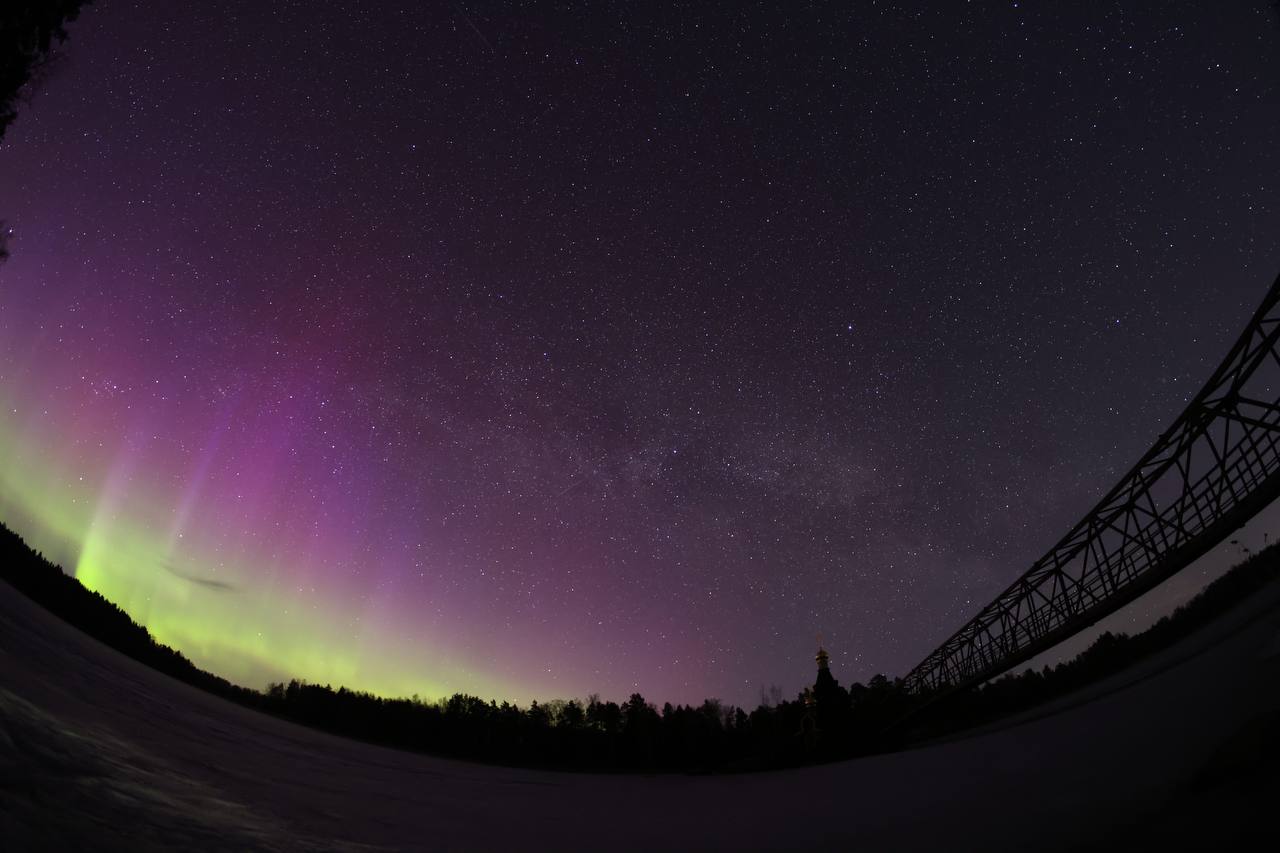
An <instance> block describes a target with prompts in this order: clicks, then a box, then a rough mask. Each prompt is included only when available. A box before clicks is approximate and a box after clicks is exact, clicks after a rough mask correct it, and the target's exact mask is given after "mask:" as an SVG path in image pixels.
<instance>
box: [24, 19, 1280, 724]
mask: <svg viewBox="0 0 1280 853" xmlns="http://www.w3.org/2000/svg"><path fill="white" fill-rule="evenodd" d="M353 9H354V7H350V6H343V7H341V8H337V7H328V6H313V7H307V8H306V9H305V10H300V9H294V10H273V9H264V8H261V7H260V4H250V3H235V4H231V5H229V6H224V7H223V8H221V9H220V10H219V12H218V13H217V14H210V13H206V12H201V11H199V10H192V9H186V8H174V7H171V6H167V5H164V4H155V3H147V2H133V3H128V2H118V3H105V2H104V3H95V4H93V5H91V6H89V7H87V8H86V10H85V12H84V14H83V15H82V16H81V19H80V20H79V21H77V22H76V23H75V24H74V25H72V27H71V28H70V29H71V40H70V41H69V42H68V43H67V45H66V47H65V49H64V50H63V51H62V52H61V58H60V59H59V60H58V62H56V63H54V64H52V65H50V66H49V68H48V72H47V74H46V75H45V76H44V78H43V79H42V81H41V84H40V87H39V90H38V92H36V94H35V97H34V98H33V99H32V100H31V101H30V103H29V105H27V106H26V107H24V108H23V109H22V110H21V111H20V113H19V116H18V119H17V121H16V122H14V124H13V125H12V126H11V127H10V128H9V129H8V131H7V133H6V135H5V137H4V139H3V144H2V145H0V217H3V219H4V220H5V221H6V222H7V223H8V225H9V226H10V227H11V228H12V229H13V235H12V237H11V239H10V240H9V250H10V253H11V257H10V259H9V260H8V261H7V262H6V263H5V264H4V266H3V267H0V277H2V278H3V282H4V288H3V289H0V403H3V405H0V453H3V454H4V455H5V456H6V457H7V458H8V459H10V460H12V461H11V464H10V465H9V466H8V468H7V470H5V471H4V472H3V473H0V517H3V518H5V519H8V520H13V521H15V523H17V524H18V526H19V527H20V529H21V532H22V533H23V534H24V535H25V536H27V537H28V538H29V539H30V540H31V541H32V542H33V543H35V544H36V545H37V547H39V548H40V549H41V550H44V551H46V552H48V553H50V554H55V555H56V556H57V557H58V559H59V561H65V562H66V563H67V564H68V567H69V568H71V569H72V570H73V571H74V573H75V575H76V576H77V577H78V578H80V579H81V580H82V581H84V582H85V583H86V584H87V585H88V586H90V587H91V588H94V589H98V590H100V591H102V592H103V593H104V594H105V595H107V596H108V597H109V598H111V599H112V600H115V601H118V602H119V603H120V604H121V605H122V606H123V607H124V608H125V609H126V610H127V611H128V612H129V613H130V614H131V615H132V616H134V617H135V618H136V619H137V620H138V621H139V622H141V623H142V624H144V625H146V626H147V627H148V628H149V629H150V630H151V631H152V632H153V633H154V634H155V635H156V636H157V637H158V638H159V639H160V640H161V641H163V642H165V643H168V644H170V645H173V646H174V647H175V648H178V649H180V650H182V651H183V652H184V654H187V655H188V656H189V657H191V658H192V659H193V660H195V661H197V662H199V663H200V664H201V665H202V666H205V667H207V668H209V669H211V670H213V671H216V672H218V673H219V674H221V675H224V676H226V677H228V678H231V679H233V680H236V681H242V682H246V683H256V684H262V683H265V682H266V681H268V680H281V678H288V677H290V676H293V675H297V676H299V677H303V678H307V679H308V680H312V681H320V682H325V681H331V682H334V683H351V684H352V686H353V687H358V688H363V689H370V690H375V691H377V692H380V693H387V694H403V695H409V694H412V693H420V694H423V695H449V694H451V693H453V692H467V693H474V694H478V695H486V696H499V697H509V698H512V699H517V700H521V701H527V700H529V699H532V698H551V697H556V696H585V695H587V694H589V693H591V692H600V693H601V694H604V695H612V696H618V697H623V696H627V695H629V694H630V693H632V692H639V693H641V694H643V695H645V696H647V697H651V698H653V699H654V700H656V701H668V700H669V701H672V702H684V703H696V702H699V701H701V700H702V699H703V698H705V697H707V696H713V697H719V698H721V699H722V700H724V701H725V702H729V703H733V704H737V705H744V706H748V707H751V706H753V705H754V704H755V702H756V701H757V700H758V698H759V694H760V690H761V689H762V688H768V686H769V685H771V684H777V685H779V686H780V687H781V688H782V690H783V693H784V694H785V695H794V694H795V693H796V692H797V690H798V689H799V688H800V687H801V686H802V685H803V684H804V682H803V681H802V680H800V679H803V678H807V677H808V676H807V674H806V673H808V670H809V661H810V660H811V658H812V654H813V638H814V636H815V635H816V634H817V633H822V634H823V635H824V637H825V638H826V640H827V644H828V647H829V649H830V651H831V652H832V655H833V667H835V668H836V669H837V670H838V671H839V672H841V673H843V674H844V675H843V677H844V678H845V679H847V680H849V681H853V680H860V681H865V680H867V679H869V678H870V677H871V676H872V675H873V674H874V673H876V672H885V673H888V674H901V673H903V672H905V671H906V670H907V669H908V668H910V667H911V666H912V665H914V664H915V663H916V662H917V661H919V660H920V658H922V657H923V656H924V655H925V654H926V653H928V652H929V650H930V649H932V648H933V647H934V646H936V644H937V643H938V642H940V641H941V640H943V639H944V638H945V637H946V635H947V634H948V633H949V632H950V631H951V630H953V629H954V627H956V626H959V625H960V624H962V623H963V622H964V620H965V619H967V618H969V617H970V616H972V615H973V614H974V613H975V612H976V611H977V610H978V609H979V608H981V607H982V606H983V605H984V604H985V603H986V602H988V601H989V600H990V599H991V598H992V597H993V596H994V595H995V594H996V593H997V592H998V591H999V590H1001V589H1003V588H1004V587H1005V586H1006V585H1007V584H1008V583H1009V582H1010V581H1012V580H1013V579H1014V578H1016V577H1017V576H1018V575H1019V574H1021V573H1022V572H1023V571H1024V570H1025V569H1026V568H1027V567H1028V566H1029V565H1030V564H1031V562H1032V561H1033V560H1034V559H1036V558H1037V557H1039V556H1040V555H1041V554H1042V553H1043V552H1044V550H1045V549H1046V548H1047V547H1048V546H1049V545H1050V544H1051V543H1052V542H1053V541H1055V540H1056V538H1057V537H1058V536H1059V535H1061V533H1062V532H1063V531H1065V530H1066V529H1067V528H1068V527H1069V526H1070V525H1071V524H1072V523H1073V522H1074V521H1076V519H1077V518H1079V517H1080V516H1081V515H1082V514H1083V512H1084V511H1085V510H1087V508H1088V507H1089V506H1091V505H1092V504H1093V502H1094V501H1095V500H1096V499H1097V498H1098V497H1099V496H1100V495H1101V494H1102V493H1103V492H1105V490H1106V489H1107V488H1108V487H1110V485H1111V484H1112V483H1113V482H1114V481H1115V480H1116V479H1117V477H1118V476H1119V475H1120V474H1121V473H1122V472H1123V471H1124V470H1125V469H1126V468H1127V467H1128V466H1129V465H1130V464H1132V462H1133V461H1134V460H1135V459H1136V458H1137V457H1138V456H1139V455H1140V454H1141V453H1142V452H1143V451H1144V450H1145V449H1146V448H1147V447H1148V446H1149V445H1150V443H1151V440H1152V438H1153V437H1154V436H1155V435H1156V434H1158V433H1159V432H1160V430H1162V429H1164V428H1165V427H1166V426H1167V425H1168V424H1169V422H1171V421H1172V420H1173V418H1174V417H1175V416H1176V415H1177V413H1178V412H1179V411H1180V410H1181V409H1182V407H1183V406H1184V405H1185V403H1186V400H1187V398H1188V397H1189V395H1191V394H1193V393H1194V392H1195V391H1196V390H1197V389H1198V388H1199V387H1200V383H1201V382H1202V381H1203V379H1204V377H1205V376H1207V375H1208V373H1209V371H1210V370H1211V369H1212V368H1213V367H1214V366H1215V365H1216V364H1217V362H1218V360H1219V359H1220V358H1221V357H1222V354H1223V352H1224V351H1225V348H1226V347H1227V346H1228V345H1229V343H1230V341H1231V340H1232V339H1233V337H1234V335H1235V334H1236V333H1237V331H1238V330H1239V328H1241V327H1242V325H1243V324H1244V322H1245V320H1246V318H1247V317H1248V315H1249V313H1250V311H1251V310H1252V308H1253V306H1254V305H1255V304H1256V303H1257V301H1258V299H1259V298H1260V297H1261V295H1262V293H1263V291H1264V290H1265V287H1266V285H1267V284H1268V283H1269V282H1270V281H1271V279H1272V278H1273V277H1274V275H1275V271H1276V270H1277V269H1280V246H1277V244H1276V241H1275V239H1274V235H1276V234H1278V233H1280V207H1278V206H1277V205H1276V202H1275V198H1276V190H1277V188H1278V187H1280V163H1277V161H1276V159H1275V158H1274V156H1273V154H1272V151H1271V148H1272V147H1273V146H1272V145H1271V144H1270V143H1271V141H1272V140H1274V139H1275V138H1278V137H1280V85H1278V84H1280V68H1278V64H1277V63H1275V62H1274V57H1275V56H1276V55H1277V47H1278V46H1280V45H1278V43H1280V30H1278V29H1277V26H1276V15H1275V12H1274V10H1273V9H1272V7H1271V5H1270V4H1266V3H1254V4H1247V3H1242V4H1239V5H1233V6H1230V7H1224V8H1221V9H1212V10H1210V9H1205V8H1202V7H1200V6H1199V5H1198V4H1193V3H1185V4H1173V5H1171V6H1169V7H1167V8H1163V9H1161V10H1160V11H1159V12H1158V13H1156V12H1142V13H1139V12H1126V11H1123V10H1117V9H1107V10H1096V9H1080V8H1075V7H1072V6H1064V7H1052V8H1050V7H1043V8H1035V9H1029V8H1023V7H1019V6H1015V5H1013V4H1005V5H990V6H982V7H980V8H977V9H974V8H967V9H964V10H951V9H942V10H932V11H919V10H907V11H901V10H895V9H890V8H880V7H877V8H874V9H852V10H851V9H845V8H843V7H841V6H838V5H835V4H832V5H823V4H818V5H814V6H811V7H806V8H805V9H803V10H793V11H789V12H767V11H761V10H753V11H746V12H739V13H735V14H731V15H730V14H726V15H723V16H722V15H716V14H713V13H710V12H706V11H702V10H671V9H667V8H649V7H646V8H643V9H638V8H637V9H625V8H621V7H598V6H591V7H586V8H582V9H577V10H569V11H565V10H557V9H553V8H543V9H531V10H527V11H522V12H509V11H506V10H505V7H503V6H499V5H493V6H487V5H480V4H466V5H450V6H448V7H441V10H439V11H438V13H435V12H433V11H432V10H430V9H418V10H413V11H397V12H395V13H390V12H384V13H382V14H379V15H363V14H356V13H355V12H353V11H352V10H353ZM1248 535H1250V536H1253V537H1254V538H1255V539H1256V538H1257V537H1258V536H1260V535H1261V533H1260V531H1259V532H1257V533H1253V532H1250V533H1249V534H1248ZM1249 542H1250V543H1251V544H1252V545H1253V546H1255V547H1256V546H1257V545H1258V544H1260V543H1258V542H1255V541H1254V540H1252V539H1250V540H1249ZM1235 551H1236V549H1231V548H1226V547H1224V548H1222V549H1220V550H1219V552H1218V553H1217V554H1216V556H1215V557H1214V560H1216V562H1211V564H1207V565H1205V566H1201V567H1199V568H1197V569H1195V570H1194V571H1193V572H1192V573H1190V574H1188V575H1187V576H1186V578H1185V579H1183V578H1180V579H1178V580H1176V581H1174V582H1173V583H1172V584H1171V585H1169V586H1167V587H1166V588H1162V590H1161V591H1160V593H1159V594H1158V595H1155V596H1153V597H1150V598H1149V599H1147V600H1144V601H1143V602H1140V603H1139V604H1138V605H1137V606H1136V607H1135V608H1133V609H1132V610H1131V611H1130V612H1128V613H1126V614H1124V615H1123V617H1122V619H1123V620H1124V625H1125V627H1126V628H1128V629H1133V628H1136V627H1139V626H1140V625H1142V624H1144V623H1149V622H1150V621H1152V620H1153V619H1154V618H1155V617H1156V616H1157V615H1159V614H1160V613H1162V612H1166V611H1167V610H1168V609H1170V607H1171V606H1172V605H1173V604H1176V603H1177V602H1179V601H1182V600H1185V599H1186V598H1187V597H1188V596H1189V595H1190V594H1191V593H1192V592H1193V591H1194V589H1195V588H1196V587H1197V586H1198V585H1200V584H1202V583H1203V581H1204V580H1205V579H1206V578H1207V577H1210V576H1212V575H1213V574H1214V573H1215V572H1216V571H1219V570H1220V569H1221V567H1224V566H1225V565H1227V564H1228V563H1229V562H1230V561H1231V560H1232V559H1233V558H1234V556H1235ZM1068 651H1070V650H1068Z"/></svg>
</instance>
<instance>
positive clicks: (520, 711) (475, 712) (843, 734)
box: [0, 525, 1280, 772]
mask: <svg viewBox="0 0 1280 853" xmlns="http://www.w3.org/2000/svg"><path fill="white" fill-rule="evenodd" d="M1278 574H1280V551H1277V550H1276V548H1275V547H1274V546H1273V547H1272V548H1269V549H1267V550H1265V551H1263V552H1261V553H1259V554H1257V555H1255V556H1253V557H1252V558H1250V559H1249V560H1247V561H1245V562H1244V563H1242V564H1240V565H1239V566H1237V567H1236V568H1234V569H1233V570H1232V571H1231V572H1230V573H1229V574H1227V575H1225V576H1224V577H1222V578H1220V579H1218V580H1216V581H1214V582H1213V583H1212V584H1210V585H1209V586H1208V587H1206V588H1205V590H1204V591H1203V592H1202V593H1201V594H1200V595H1198V596H1197V597H1196V598H1195V599H1193V600H1192V601H1190V602H1189V603H1187V604H1186V605H1184V606H1183V607H1180V608H1178V610H1176V611H1175V612H1174V613H1173V614H1171V615H1170V616H1167V617H1165V618H1163V619H1161V620H1160V621H1159V622H1157V623H1156V624H1155V625H1154V626H1152V627H1151V628H1150V629H1148V630H1147V631H1144V632H1142V633H1141V634H1137V635H1134V636H1128V635H1124V634H1118V635H1117V634H1111V633H1107V634H1103V635H1102V636H1101V637H1100V638H1099V639H1098V640H1097V641H1096V642H1095V643H1094V644H1093V645H1092V646H1090V647H1089V648H1088V650H1086V651H1085V652H1083V653H1082V654H1080V655H1079V656H1078V657H1076V658H1075V659H1073V660H1071V661H1069V662H1065V663H1061V664H1059V665H1057V666H1056V667H1052V668H1050V667H1045V668H1044V669H1042V670H1040V671H1034V670H1027V671H1025V672H1023V673H1021V674H1017V675H1009V676H1005V677H1002V678H1000V679H997V680H995V681H993V682H990V683H989V684H987V685H985V686H984V687H982V688H980V689H976V690H971V691H967V692H964V693H958V694H954V695H952V696H950V697H948V698H947V699H946V700H944V701H940V702H936V703H934V704H932V705H930V706H929V707H928V709H927V710H926V712H925V713H920V714H916V715H914V716H912V717H911V718H910V720H911V724H910V725H909V726H903V725H898V723H900V721H902V720H903V718H904V717H905V716H906V715H907V714H908V712H909V711H912V710H914V709H915V708H916V707H917V706H918V705H919V703H920V701H921V700H920V698H919V697H912V696H910V695H909V694H907V693H906V692H905V691H904V690H903V689H902V684H901V682H900V681H891V680H889V679H888V678H885V677H884V676H883V675H877V676H876V677H874V678H872V679H871V680H870V681H869V682H868V683H867V684H865V685H864V684H853V685H852V686H850V687H849V688H847V689H846V688H844V687H842V686H841V685H840V684H839V682H838V681H837V680H836V679H835V677H834V676H833V675H832V674H831V672H830V671H829V670H828V669H827V668H826V666H825V655H824V656H823V658H824V659H823V661H822V664H823V665H822V666H820V667H819V669H818V670H817V679H816V681H815V683H814V685H813V686H812V687H811V688H806V690H805V691H804V692H803V693H801V694H800V695H799V696H797V697H796V698H795V699H792V700H782V699H780V698H775V699H774V700H773V701H765V702H763V703H762V704H761V705H760V706H759V707H758V708H756V709H755V710H754V711H751V712H747V711H746V710H744V709H742V708H737V707H734V706H732V705H725V704H722V703H721V702H719V701H718V700H715V699H708V700H706V701H705V702H703V703H702V704H701V705H697V706H691V705H675V706H673V705H671V704H666V705H663V706H662V707H661V708H657V707H656V706H654V705H653V704H651V703H650V702H648V701H646V700H645V699H644V697H642V696H640V695H639V694H633V695H632V696H631V697H629V698H628V699H627V700H626V701H625V702H621V703H619V702H614V701H605V700H601V699H600V698H599V697H597V696H591V697H588V698H587V699H584V700H579V699H569V700H555V701H550V702H546V703H538V702H534V703H532V704H530V705H529V706H528V707H520V706H517V705H514V704H511V703H509V702H501V703H499V702H495V701H491V700H485V699H481V698H479V697H476V696H468V695H464V694H457V695H454V696H452V697H449V698H448V699H442V700H439V701H433V700H422V699H418V698H416V697H415V698H412V699H384V698H381V697H378V696H374V695H372V694H369V693H363V692H358V691H352V690H348V689H346V688H338V689H336V690H335V689H333V688H332V687H330V686H328V685H323V686H322V685H317V684H307V683H305V682H302V681H296V680H295V681H290V682H289V683H288V684H272V685H270V686H269V687H268V688H267V690H266V691H265V692H259V691H256V690H251V689H248V688H245V687H240V686H237V685H234V684H231V683H230V682H228V681H227V680H226V679H223V678H219V677H218V676H215V675H213V674H211V673H208V672H205V671H203V670H201V669H199V668H198V667H196V666H195V665H194V664H192V663H191V662H190V661H189V660H187V659H186V658H185V657H183V656H182V655H181V654H180V653H179V652H177V651H175V650H173V649H171V648H169V647H167V646H164V645H161V644H159V643H157V642H156V641H155V640H154V639H153V638H152V637H151V635H150V634H149V633H148V632H147V630H146V629H145V628H143V627H142V626H140V625H138V624H137V623H135V622H134V621H133V620H132V619H130V618H129V616H128V614H126V613H125V612H124V611H123V610H121V609H120V608H119V607H117V606H116V605H114V604H112V603H111V602H110V601H108V600H107V599H106V598H104V597H103V596H101V595H99V594H98V593H96V592H92V591H90V590H88V589H86V588H85V587H84V586H83V585H81V583H80V582H79V581H78V580H76V579H75V578H73V577H70V576H68V575H66V574H64V573H63V571H62V570H61V569H60V568H59V567H58V566H56V565H54V564H53V563H51V562H50V561H48V560H46V559H45V558H44V557H43V556H42V555H40V554H39V553H36V552H34V551H32V550H31V549H30V548H29V547H28V546H27V545H26V543H25V542H24V541H23V540H22V539H21V537H19V536H18V535H17V534H15V533H13V532H12V531H10V530H9V529H8V528H6V527H4V526H3V525H0V577H2V578H3V579H4V580H6V581H8V582H9V583H10V584H12V585H13V586H14V587H15V588H17V589H19V590H21V591H22V592H24V593H26V594H27V595H28V596H29V597H30V598H32V599H33V600H35V601H36V602H38V603H39V604H41V605H43V606H44V607H45V608H47V609H48V610H50V611H52V612H53V613H55V614H56V615H58V616H61V617H62V618H63V619H65V620H66V621H68V622H70V623H71V624H73V625H75V626H76V627H78V628H80V629H81V630H83V631H85V632H86V633H88V634H90V635H92V636H94V637H96V638H97V639H99V640H101V641H102V642H104V643H106V644H107V645H109V646H111V647H113V648H115V649H118V650H119V651H121V652H123V653H125V654H127V655H129V656H130V657H132V658H135V659H136V660H139V661H141V662H143V663H145V664H147V665H149V666H152V667H154V668H155V669H158V670H160V671H161V672H164V673H166V674H168V675H170V676H173V677H174V678H177V679H180V680H182V681H185V682H187V683H189V684H193V685H195V686H197V687H200V688H203V689H205V690H208V691H210V692H212V693H216V694H218V695H219V696H223V697H225V698H227V699H230V700H232V701H235V702H239V703H241V704H243V705H247V706H249V707H252V708H256V709H258V710H261V711H266V712H268V713H271V714H275V715H277V716H280V717H284V718H286V719H289V720H294V721H296V722H299V723H303V724H305V725H309V726H314V727H316V728H320V729H324V730H326V731H329V732H333V733H336V734H340V735H345V736H348V737H353V738H358V739H361V740H366V741H370V742H374V743H380V744H384V745H389V746H395V747H400V748H405V749H413V750H421V751H424V752H429V753H433V754H436V755H447V756H453V757H458V758H466V759H470V760H477V761H487V762H494V763H501V764H515V765H531V766H539V767H551V768H561V769H576V770H606V771H646V772H653V771H677V772H730V771H737V770H753V769H767V768H777V767H787V766H795V765H798V764H806V763H814V762H821V761H829V760H834V759H840V758H849V757H853V756H857V755H865V754H869V753H873V752H881V751H887V750H891V749H895V748H900V747H901V746H904V745H906V744H907V743H909V742H914V741H918V740H922V739H927V738H930V737H934V736H937V735H940V734H945V733H949V732H954V731H958V730H960V729H963V728H966V727H970V726H974V725H977V724H980V723H985V722H990V721H992V720H994V719H997V718H999V717H1001V716H1004V715H1007V714H1010V713H1014V712H1018V711H1022V710H1025V709H1027V708H1030V707H1033V706H1035V705H1037V704H1040V703H1042V702H1045V701H1047V700H1049V699H1052V698H1055V697H1057V696H1061V695H1063V694H1066V693H1069V692H1071V691H1072V690H1075V689H1077V688H1079V687H1081V686H1083V685H1086V684H1089V683H1091V682H1093V681H1096V680H1097V679H1099V678H1101V677H1103V676H1106V675H1110V674H1112V673H1114V672H1117V671H1119V670H1121V669H1123V668H1124V667H1126V666H1129V665H1130V664H1132V663H1134V662H1135V661H1137V660H1140V659H1141V658H1143V657H1145V656H1147V655H1150V654H1151V653H1153V652H1155V651H1158V650H1160V649H1162V648H1165V647H1167V646H1168V645H1169V644H1171V643H1172V642H1174V641H1175V640H1177V639H1179V638H1181V637H1184V636H1186V635H1187V634H1189V633H1191V632H1192V631H1194V630H1196V629H1197V628H1199V627H1201V626H1203V625H1205V624H1206V623H1208V622H1210V621H1212V620H1213V619H1214V618H1215V617H1217V616H1218V615H1220V614H1221V613H1223V612H1224V611H1226V610H1228V609H1230V608H1231V607H1232V606H1234V605H1235V604H1237V603H1238V602H1240V601H1241V600H1243V599H1244V598H1246V597H1247V596H1248V595H1250V594H1251V593H1252V592H1254V591H1255V590H1257V589H1259V588H1260V587H1262V586H1263V585H1264V584H1266V583H1269V582H1271V581H1273V580H1275V579H1276V577H1277V575H1278ZM926 698H927V697H926Z"/></svg>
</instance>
